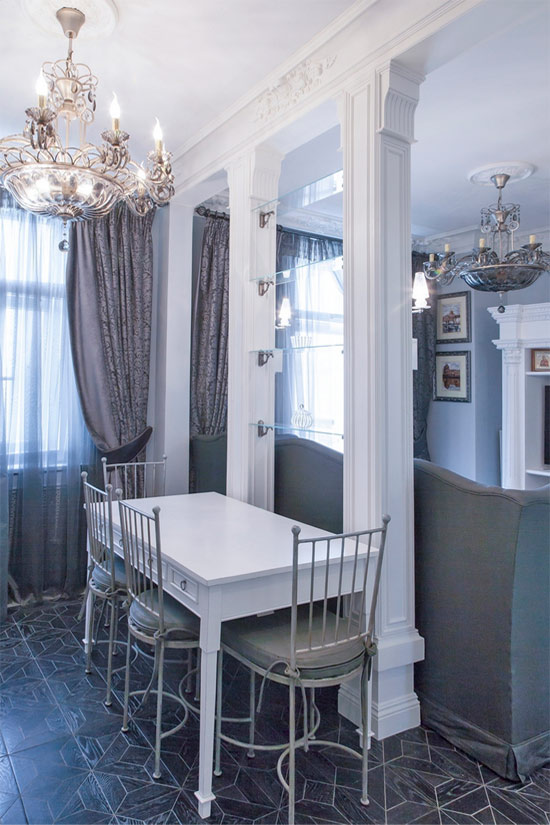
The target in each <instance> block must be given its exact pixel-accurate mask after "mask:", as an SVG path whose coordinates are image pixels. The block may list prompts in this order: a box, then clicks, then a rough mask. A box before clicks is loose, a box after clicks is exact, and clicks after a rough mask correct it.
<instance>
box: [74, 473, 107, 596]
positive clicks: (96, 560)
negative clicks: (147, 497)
mask: <svg viewBox="0 0 550 825" xmlns="http://www.w3.org/2000/svg"><path fill="white" fill-rule="evenodd" d="M80 475H81V478H82V483H83V487H84V504H85V508H86V522H87V525H88V547H89V552H90V560H91V562H92V563H93V565H94V566H97V567H101V568H102V570H104V571H105V573H107V574H108V575H109V576H110V578H111V589H112V590H113V591H114V590H115V557H114V554H113V524H112V514H113V499H112V488H111V485H110V484H107V486H106V489H105V491H104V490H99V489H98V488H97V487H94V486H93V485H92V484H90V483H89V482H88V473H87V472H82V473H81V474H80Z"/></svg>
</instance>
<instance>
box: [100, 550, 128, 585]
mask: <svg viewBox="0 0 550 825" xmlns="http://www.w3.org/2000/svg"><path fill="white" fill-rule="evenodd" d="M92 583H93V586H94V587H95V588H96V589H97V590H108V589H109V588H110V586H111V575H110V573H107V572H106V571H105V570H104V569H103V568H102V567H99V566H98V565H96V566H95V567H94V569H93V572H92ZM115 587H116V588H117V590H125V589H126V570H125V569H124V559H121V558H120V556H115Z"/></svg>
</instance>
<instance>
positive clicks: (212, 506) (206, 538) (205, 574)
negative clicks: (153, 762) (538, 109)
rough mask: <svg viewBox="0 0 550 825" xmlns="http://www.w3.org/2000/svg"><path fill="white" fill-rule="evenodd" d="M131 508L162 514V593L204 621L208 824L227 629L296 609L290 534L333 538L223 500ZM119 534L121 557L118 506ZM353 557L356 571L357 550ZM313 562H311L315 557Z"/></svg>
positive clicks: (206, 497)
mask: <svg viewBox="0 0 550 825" xmlns="http://www.w3.org/2000/svg"><path fill="white" fill-rule="evenodd" d="M129 503H130V504H132V505H133V506H135V507H137V508H139V509H140V510H142V511H144V512H147V513H150V512H151V511H152V509H153V507H155V506H158V507H160V536H161V550H162V582H163V588H164V590H165V591H166V592H167V593H169V594H170V595H171V596H173V597H174V598H175V599H177V600H178V602H180V603H181V604H183V605H185V606H186V607H187V608H189V610H191V611H193V613H195V614H196V615H197V616H198V617H199V618H200V649H201V679H200V745H199V748H200V751H199V787H198V789H197V791H196V792H195V796H196V797H197V800H198V812H199V815H200V816H201V817H203V818H204V817H208V816H209V815H210V809H211V804H212V801H213V800H214V799H215V795H214V794H213V793H212V768H213V764H212V763H213V748H214V722H215V704H216V671H217V659H218V651H219V649H220V635H221V626H222V622H224V621H228V620H230V619H237V618H242V617H244V616H248V615H255V614H260V613H266V612H268V611H271V610H276V609H278V608H283V607H288V606H290V604H291V582H292V547H293V543H292V534H291V527H292V526H293V525H294V524H297V525H298V526H299V527H301V528H302V534H301V536H300V537H301V538H302V537H303V538H306V537H310V538H317V537H319V536H323V535H330V534H327V533H326V532H325V531H322V530H319V529H317V528H315V527H311V526H310V525H307V524H303V523H301V522H297V521H294V520H292V519H288V518H285V517H283V516H279V515H277V514H275V513H271V512H269V511H267V510H262V509H260V508H258V507H254V506H252V505H250V504H245V503H244V502H242V501H237V500H236V499H232V498H229V497H227V496H223V495H220V494H219V493H194V494H189V495H175V496H162V497H156V498H142V499H135V500H132V501H130V502H129ZM113 533H114V544H115V551H116V552H117V553H120V554H121V553H122V549H121V545H120V519H119V511H118V507H117V505H116V503H115V504H114V505H113ZM305 547H306V548H307V547H308V545H305ZM349 552H350V570H351V561H352V557H353V545H352V544H350V548H349ZM374 552H376V551H374ZM345 555H347V551H345ZM304 558H305V557H304ZM307 558H308V559H309V560H310V554H308V555H307ZM338 560H339V559H338ZM336 561H337V559H336V558H335V562H336ZM304 564H305V561H304ZM337 570H339V565H337V564H335V565H334V572H335V576H334V581H333V580H332V578H331V580H330V582H329V595H332V592H334V593H335V592H336V591H337V587H338V583H337V581H336V579H337V576H336V571H337ZM323 576H324V573H323ZM305 579H306V577H304V586H303V593H302V592H301V591H300V589H299V597H298V598H299V601H306V600H307V599H308V598H309V586H310V579H309V577H307V582H306V581H305ZM157 580H158V579H157ZM315 587H316V588H317V584H316V585H315ZM321 588H324V578H323V580H322V581H321V577H319V596H320V597H321V596H322V595H323V594H322V590H321ZM331 591H332V592H331ZM343 592H345V591H343ZM86 626H88V625H86Z"/></svg>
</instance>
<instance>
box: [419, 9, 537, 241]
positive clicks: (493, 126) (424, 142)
mask: <svg viewBox="0 0 550 825" xmlns="http://www.w3.org/2000/svg"><path fill="white" fill-rule="evenodd" d="M500 4H501V6H502V5H511V4H510V0H500ZM515 5H516V7H517V8H518V13H525V11H526V9H527V10H528V11H529V16H528V18H527V19H526V20H524V21H523V22H520V23H518V24H516V25H515V26H513V27H510V28H509V29H508V30H507V31H505V32H504V33H501V34H499V35H498V36H495V37H489V39H487V40H485V41H484V42H483V43H482V44H480V45H477V46H474V47H473V48H471V49H470V50H468V51H464V52H463V53H462V54H460V56H458V57H456V58H455V59H454V60H451V61H450V62H449V63H447V64H445V65H444V66H442V67H441V68H438V69H436V70H435V71H433V72H431V73H430V74H428V75H427V77H426V80H425V82H424V83H423V84H422V86H421V87H420V102H419V105H418V108H417V110H416V118H415V137H416V140H417V143H415V144H414V145H413V148H412V169H411V173H412V175H411V177H412V223H413V234H418V235H422V236H424V235H430V234H436V233H444V232H446V231H449V230H451V229H459V228H462V227H466V226H471V225H473V224H476V223H477V222H478V221H479V210H480V209H481V207H482V206H487V205H488V204H489V203H492V202H494V201H495V200H496V190H494V189H493V188H492V187H486V186H478V185H474V184H472V183H470V182H469V181H468V178H467V175H468V172H470V171H471V170H473V169H474V168H476V167H478V166H482V165H485V164H489V163H493V162H495V163H499V162H502V161H511V160H521V161H528V162H530V163H532V164H534V165H535V166H536V170H535V173H534V174H533V176H532V177H530V178H528V179H526V180H524V181H519V182H517V183H510V184H508V186H507V187H506V190H505V198H504V199H505V200H508V201H514V202H518V203H519V204H520V205H521V224H522V229H529V228H532V229H534V228H539V227H544V226H549V225H550V197H549V195H550V102H549V101H550V3H548V2H547V0H543V2H540V0H524V2H523V3H520V4H518V3H516V4H515ZM495 12H496V13H498V5H495ZM495 20H496V17H495Z"/></svg>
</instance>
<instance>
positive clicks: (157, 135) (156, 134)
mask: <svg viewBox="0 0 550 825" xmlns="http://www.w3.org/2000/svg"><path fill="white" fill-rule="evenodd" d="M156 121H157V122H156V123H155V128H154V129H153V138H154V140H155V151H156V152H157V154H159V155H161V154H162V151H163V148H164V147H163V145H162V129H161V127H160V123H159V119H158V117H157V118H156Z"/></svg>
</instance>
